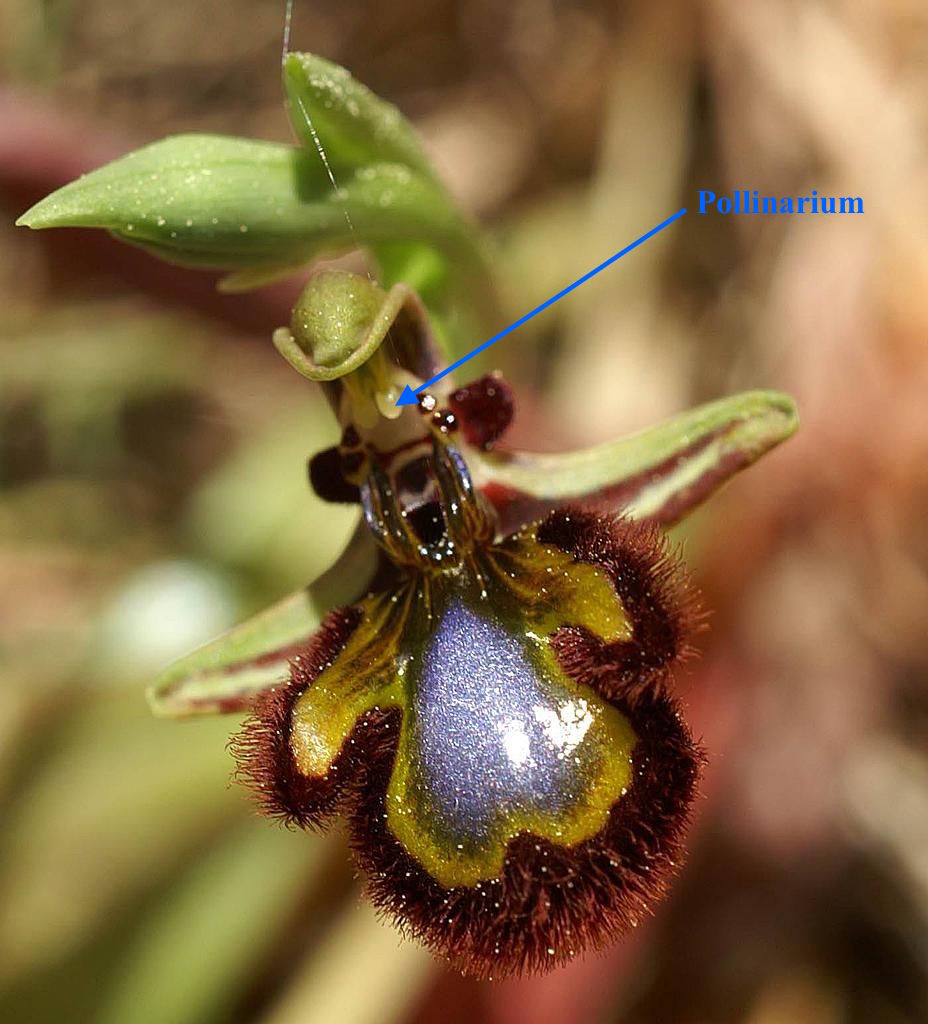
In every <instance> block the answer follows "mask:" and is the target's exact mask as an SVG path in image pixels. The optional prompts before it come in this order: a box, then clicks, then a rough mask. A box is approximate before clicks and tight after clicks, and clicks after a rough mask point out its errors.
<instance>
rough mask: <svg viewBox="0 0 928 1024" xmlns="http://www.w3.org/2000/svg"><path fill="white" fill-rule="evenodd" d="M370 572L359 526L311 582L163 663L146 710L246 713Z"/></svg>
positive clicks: (372, 552) (368, 540)
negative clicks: (182, 654) (334, 559)
mask: <svg viewBox="0 0 928 1024" xmlns="http://www.w3.org/2000/svg"><path fill="white" fill-rule="evenodd" d="M376 566H377V549H376V547H375V545H374V541H373V539H372V537H371V534H370V531H369V530H368V529H367V527H366V526H364V525H363V524H359V526H358V528H357V530H356V531H355V533H354V535H353V536H352V538H351V540H350V541H349V543H348V545H347V547H346V548H345V550H344V551H343V552H342V554H341V555H340V556H339V558H338V559H337V560H336V562H335V563H334V565H332V567H331V568H329V569H327V570H326V571H325V572H324V573H323V574H322V575H321V576H320V577H319V578H318V579H317V580H316V581H315V582H314V583H311V584H309V585H308V586H307V587H304V588H303V589H302V590H298V591H297V592H296V593H294V594H291V595H290V596H289V597H286V598H284V599H283V600H282V601H279V602H278V603H277V604H275V605H272V606H271V607H270V608H267V609H265V610H264V611H262V612H259V613H258V614H257V615H255V616H253V617H252V618H250V619H248V620H246V621H245V622H243V623H241V624H240V625H238V626H235V627H234V628H233V629H231V630H229V631H228V632H226V633H223V634H222V636H219V637H217V638H216V639H215V640H212V641H211V642H210V643H208V644H205V645H204V646H203V647H200V648H198V649H197V650H195V651H193V652H192V653H191V654H188V655H186V656H185V657H183V658H181V659H180V660H179V661H176V662H174V663H173V664H172V665H170V666H169V667H168V668H167V669H166V670H165V671H164V672H163V673H162V674H161V675H160V676H159V677H158V679H156V680H155V682H154V684H153V685H152V686H151V687H150V688H149V690H148V694H147V696H148V703H149V705H150V706H151V709H152V711H154V713H155V714H157V715H162V716H165V717H186V716H189V715H198V714H213V713H217V712H219V713H222V712H232V711H242V710H245V709H247V708H248V707H249V705H250V703H251V701H252V699H253V698H254V697H255V695H256V694H258V693H261V692H262V691H264V690H268V689H270V688H271V687H273V686H277V685H280V684H281V683H284V682H286V681H287V678H288V677H289V674H290V660H291V658H292V657H293V656H294V654H295V653H297V651H298V650H299V649H300V648H301V647H302V646H304V645H305V644H306V643H308V642H309V641H310V639H311V638H312V635H313V633H314V632H315V631H316V630H317V629H318V628H319V624H320V623H321V622H322V620H323V618H324V617H325V615H326V613H327V612H329V611H330V610H331V609H333V608H339V607H344V606H345V605H349V604H352V603H353V602H355V601H357V600H358V599H359V598H360V597H362V596H363V595H364V594H365V592H366V590H367V587H368V584H369V583H370V581H371V579H372V578H373V575H374V571H375V569H376Z"/></svg>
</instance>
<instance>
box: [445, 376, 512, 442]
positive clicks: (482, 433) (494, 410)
mask: <svg viewBox="0 0 928 1024" xmlns="http://www.w3.org/2000/svg"><path fill="white" fill-rule="evenodd" d="M448 404H449V405H450V406H451V411H452V412H453V413H454V415H455V416H456V417H457V418H458V420H459V422H460V424H461V431H462V433H463V434H464V437H465V439H466V441H467V443H468V444H470V445H473V446H474V447H475V448H482V449H484V450H485V451H486V450H488V449H490V448H492V447H493V445H494V444H495V443H496V442H497V441H498V440H499V439H500V438H501V437H502V436H503V434H504V433H505V432H506V431H507V430H508V429H509V424H510V423H512V416H513V412H514V411H515V404H514V402H513V398H512V388H510V387H509V385H508V384H507V383H506V381H505V380H503V378H502V377H501V376H499V374H487V376H485V377H481V378H480V379H479V380H475V381H474V382H473V383H472V384H467V385H466V386H465V387H463V388H458V390H457V391H455V392H454V393H453V394H452V395H451V396H450V397H449V399H448Z"/></svg>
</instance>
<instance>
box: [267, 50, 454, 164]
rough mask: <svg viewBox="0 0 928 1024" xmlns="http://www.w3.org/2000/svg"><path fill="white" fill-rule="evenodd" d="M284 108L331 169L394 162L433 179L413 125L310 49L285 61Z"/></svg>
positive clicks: (311, 148) (301, 136) (298, 132)
mask: <svg viewBox="0 0 928 1024" xmlns="http://www.w3.org/2000/svg"><path fill="white" fill-rule="evenodd" d="M283 80H284V91H285V93H286V97H287V112H288V113H289V115H290V123H291V124H292V125H293V130H294V132H295V133H296V136H297V138H298V139H299V140H300V141H301V142H302V143H303V145H304V146H305V147H306V149H307V150H308V151H309V152H313V153H315V152H317V151H318V149H319V147H320V146H322V147H323V151H324V152H325V156H326V160H327V161H328V162H329V165H330V166H331V168H332V169H333V171H336V172H337V171H339V170H344V169H354V168H358V167H363V166H365V165H368V164H376V163H397V164H405V165H406V166H407V167H409V168H411V169H412V170H415V171H417V172H419V173H420V174H421V175H422V176H423V177H426V178H434V172H433V170H432V165H431V163H430V161H429V158H428V157H427V156H426V154H425V150H424V149H423V148H422V146H421V145H420V143H419V137H418V135H417V134H416V131H415V129H414V128H413V126H412V125H411V124H410V123H409V122H408V121H407V120H406V118H405V117H403V115H402V114H401V113H400V111H399V110H398V109H397V108H396V107H395V106H393V104H392V103H387V102H386V101H385V100H382V99H380V97H379V96H376V95H375V94H374V93H372V92H371V91H370V89H368V88H367V87H366V86H364V85H362V84H361V83H360V82H358V81H357V80H356V79H355V78H353V77H352V76H351V74H350V73H349V72H348V71H347V70H346V69H345V68H343V67H340V66H339V65H338V64H333V63H332V62H331V61H327V60H324V59H323V58H322V57H317V56H316V55H315V54H312V53H289V54H287V57H286V59H285V60H284V62H283Z"/></svg>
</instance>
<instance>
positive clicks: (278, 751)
mask: <svg viewBox="0 0 928 1024" xmlns="http://www.w3.org/2000/svg"><path fill="white" fill-rule="evenodd" d="M360 620H361V613H360V612H359V611H358V610H357V609H356V608H345V609H340V610H338V611H333V612H329V614H328V615H327V616H326V617H325V619H323V621H322V624H321V625H320V627H319V629H318V630H317V631H316V632H315V633H314V634H313V637H312V640H310V642H309V644H308V646H307V647H306V649H305V650H304V651H303V652H302V653H301V654H298V655H297V656H296V657H295V658H293V660H292V661H291V662H290V680H289V682H287V683H283V684H282V685H280V686H276V687H274V688H273V689H271V690H267V691H265V692H264V693H262V694H261V695H260V696H259V697H258V698H257V699H256V700H255V703H254V705H253V706H252V711H251V714H250V715H249V716H248V718H247V719H246V720H245V722H244V724H243V725H242V728H241V729H240V730H239V732H238V733H236V735H235V736H234V737H233V738H232V740H231V742H230V743H229V749H230V750H231V752H232V756H233V757H234V758H235V760H236V763H237V765H238V768H237V770H236V772H235V778H236V780H237V781H239V782H242V783H244V784H245V785H246V786H248V788H249V789H251V791H252V792H253V793H254V795H255V798H256V800H257V803H258V807H259V808H260V810H261V811H262V812H263V813H264V814H266V815H268V816H269V817H271V818H278V819H280V820H281V821H283V822H284V823H285V824H286V825H291V826H298V827H300V828H319V827H321V826H322V825H324V824H325V823H326V822H327V821H328V820H329V819H330V818H331V817H332V816H333V815H334V814H335V812H336V811H337V810H338V809H339V806H340V804H341V802H342V799H343V797H344V790H345V788H346V786H347V784H348V783H349V782H350V781H351V780H352V779H353V777H354V776H355V774H356V772H355V771H354V770H353V769H354V768H355V767H357V766H356V765H354V764H352V763H351V762H352V761H353V760H354V758H353V757H352V756H351V755H352V754H353V753H354V750H353V748H352V746H351V745H350V744H348V745H346V750H344V751H342V753H341V754H340V755H339V757H338V759H337V761H336V763H335V764H334V765H333V766H332V768H331V769H330V770H329V773H328V774H327V775H325V776H319V777H315V776H306V775H303V774H302V772H300V771H299V770H298V769H297V767H296V764H295V763H294V760H293V754H292V753H291V750H290V723H291V715H292V713H293V706H294V705H295V704H296V701H297V698H298V697H299V696H300V694H301V693H304V692H305V691H306V689H307V688H308V687H309V686H310V684H311V683H312V682H313V680H314V679H316V677H317V676H318V675H320V673H321V672H322V671H323V670H324V669H325V668H326V667H327V666H328V665H330V664H331V663H332V662H333V661H334V660H335V658H336V657H337V656H338V654H339V653H340V652H341V650H342V649H343V648H344V646H345V644H346V643H347V641H348V638H349V637H350V636H351V634H352V633H353V632H354V630H355V629H356V628H357V625H358V623H359V622H360Z"/></svg>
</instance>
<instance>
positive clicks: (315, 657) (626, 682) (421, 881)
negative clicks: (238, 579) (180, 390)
mask: <svg viewBox="0 0 928 1024" xmlns="http://www.w3.org/2000/svg"><path fill="white" fill-rule="evenodd" d="M538 539H539V540H540V541H541V542H542V543H544V544H548V545H552V546H557V547H559V548H561V549H562V550H564V551H566V552H568V553H570V554H571V555H572V556H573V557H574V558H575V559H576V560H577V561H582V562H589V563H591V564H593V565H596V566H597V567H599V568H600V569H601V570H603V572H605V573H606V574H607V575H608V577H609V578H610V579H611V580H612V582H613V585H614V586H615V588H616V591H617V592H618V593H619V595H620V596H621V597H622V599H623V602H624V605H625V607H626V609H627V612H628V614H629V616H630V618H631V620H632V625H633V634H634V638H633V639H632V640H629V641H625V642H618V643H607V642H605V641H603V640H601V639H599V638H597V637H595V636H593V635H592V634H589V633H587V632H585V631H582V630H578V629H576V628H573V627H570V626H565V627H563V628H561V629H560V630H558V631H557V633H556V634H555V635H554V637H553V639H552V644H553V647H554V649H555V651H556V654H557V657H558V659H559V661H560V663H561V665H562V667H563V669H564V671H565V672H566V673H567V674H568V675H569V676H570V677H572V678H573V679H575V680H577V681H578V682H583V683H585V684H587V685H589V686H591V687H592V688H593V689H594V690H596V691H597V692H598V693H599V694H600V695H602V696H603V697H604V698H605V699H606V700H608V701H609V702H610V703H611V704H613V705H614V706H615V707H617V708H618V709H619V710H620V711H621V712H622V713H623V714H624V715H625V716H626V717H627V718H628V720H629V722H630V724H631V726H632V728H633V729H634V730H635V733H636V735H637V737H638V741H637V743H636V745H635V747H634V749H633V752H632V762H633V763H632V775H631V782H630V784H629V786H628V789H627V791H626V792H625V793H624V794H623V796H622V797H621V798H620V799H618V800H617V801H616V803H615V804H614V805H613V807H612V809H611V811H610V813H609V815H608V817H607V819H606V822H605V824H604V826H603V827H602V828H601V829H600V831H599V832H598V833H597V834H596V835H594V836H592V837H591V838H589V839H587V840H585V841H583V842H580V843H577V844H575V845H573V846H561V845H559V844H557V843H554V842H550V841H548V840H544V839H539V838H538V837H536V836H533V835H529V834H522V835H519V836H517V837H516V838H515V839H513V840H511V841H510V843H509V845H508V847H507V854H506V859H505V862H504V865H503V870H502V872H501V874H500V876H499V877H497V878H493V879H490V880H486V881H482V882H479V883H477V884H476V885H473V886H457V887H454V888H445V887H444V886H442V885H441V884H439V883H438V882H437V881H436V880H435V879H434V878H433V877H432V876H431V875H430V874H429V873H428V871H426V870H425V868H424V867H423V866H422V865H421V864H420V863H419V862H418V861H417V860H416V859H414V858H413V857H412V856H411V855H410V854H409V853H408V852H407V850H406V848H405V847H404V846H403V845H402V844H401V843H400V842H399V841H398V840H397V839H396V838H395V837H394V835H393V834H392V833H391V831H390V829H389V827H388V824H387V814H386V793H387V787H388V785H389V782H390V777H391V773H392V770H393V764H394V760H395V757H396V750H397V741H398V738H399V726H400V722H401V712H400V711H399V710H392V711H387V710H374V711H371V712H368V713H367V714H365V715H364V716H363V717H362V718H360V719H358V721H357V724H356V725H355V728H354V730H353V731H352V733H351V736H350V737H349V739H348V740H347V741H346V743H345V744H344V746H343V747H342V752H341V754H340V755H339V757H338V759H337V760H336V762H335V763H334V765H333V766H332V768H331V769H330V770H329V772H328V773H327V775H326V776H325V777H322V778H307V777H305V776H302V775H301V774H300V773H299V772H298V771H297V770H296V768H295V765H294V763H293V758H292V755H291V752H290V721H291V712H292V709H293V706H294V704H295V702H296V700H297V699H298V697H299V696H300V694H302V693H303V692H304V691H305V690H306V689H307V687H309V686H310V685H311V684H312V682H313V680H314V679H315V678H316V677H317V676H318V674H319V673H320V672H321V671H322V670H323V669H324V668H325V666H326V665H327V664H329V663H331V661H332V660H333V658H334V657H336V656H337V653H338V651H340V650H341V648H342V647H343V646H344V644H345V642H346V641H347V639H348V637H349V636H350V635H351V632H352V631H353V629H354V628H355V626H356V625H357V618H356V614H355V613H354V612H352V610H348V611H345V612H339V613H334V614H333V615H330V616H329V617H328V618H327V619H326V621H325V623H324V624H323V627H322V629H321V630H320V632H319V633H318V634H317V636H316V638H315V639H314V641H313V643H312V644H311V645H310V647H309V648H308V649H307V651H306V652H305V653H304V654H303V655H301V656H300V657H299V658H298V659H297V660H296V661H295V662H294V666H293V672H292V678H291V682H290V684H289V685H287V686H284V687H281V688H280V689H279V690H277V691H276V692H274V693H273V694H271V695H269V696H268V697H265V698H264V699H263V700H262V701H261V702H260V703H259V704H258V705H257V707H256V709H255V714H254V716H253V717H252V719H251V720H250V722H249V723H247V724H246V726H245V728H244V730H243V732H242V733H241V734H240V736H239V738H238V740H237V741H236V742H235V744H234V751H235V754H236V756H237V757H238V759H239V764H240V774H241V776H242V777H243V778H244V779H245V781H247V782H249V783H250V784H251V785H252V787H253V788H254V789H255V791H256V792H257V794H258V798H259V801H260V803H261V805H262V807H263V809H264V810H265V811H266V812H268V813H270V814H272V815H275V816H278V817H280V818H282V819H284V820H285V821H287V822H288V823H292V824H297V825H301V826H318V825H320V824H322V823H323V822H324V821H325V820H326V819H328V818H329V817H330V816H331V815H332V814H333V813H335V812H342V813H345V814H346V815H347V816H348V819H349V824H350V837H351V844H352V848H353V850H354V853H355V856H356V858H357V861H358V863H359V865H360V866H361V868H362V869H363V870H364V872H365V873H366V875H367V878H368V891H369V894H370V897H371V899H372V901H373V902H374V904H375V905H376V906H377V907H378V908H380V909H382V910H385V911H388V912H389V913H390V914H391V915H392V916H393V917H394V918H395V920H396V922H397V924H398V925H399V927H400V928H401V929H402V930H403V931H404V932H405V933H406V934H408V935H410V936H413V937H415V938H417V939H419V940H420V941H421V942H422V943H423V944H424V945H426V946H427V947H428V948H429V949H431V950H432V951H433V952H434V953H436V954H438V955H440V956H442V957H444V958H445V959H447V960H448V961H449V962H450V963H451V965H452V966H454V967H456V968H458V969H460V970H462V971H464V972H466V973H468V974H471V975H476V976H478V977H499V976H503V975H509V974H521V973H528V972H538V971H545V970H550V969H551V968H553V967H556V966H558V965H561V964H564V963H566V962H568V961H569V960H571V959H572V958H573V957H574V956H575V955H577V954H578V953H580V952H582V951H584V950H587V949H595V948H600V947H603V946H605V945H608V944H609V943H611V942H614V941H615V940H617V939H618V938H619V937H621V936H622V935H623V934H624V933H625V932H626V931H627V930H628V929H629V928H631V927H633V926H634V925H636V924H637V923H638V921H639V920H640V919H642V917H644V916H645V915H646V914H647V913H649V912H650V908H651V907H652V906H653V904H654V903H655V902H656V901H657V900H659V899H660V898H661V897H662V896H663V895H664V894H665V892H666V890H667V887H668V885H669V882H670V880H671V878H672V876H673V875H674V874H675V872H676V870H677V868H678V866H679V864H680V862H681V860H682V857H683V848H682V841H683V836H684V833H685V829H686V826H687V823H688V820H689V814H690V808H691V805H692V801H693V799H694V796H695V793H696V789H697V785H698V780H699V774H700V769H701V766H702V763H703V754H702V752H701V750H700V749H699V747H698V745H697V744H696V743H695V742H694V741H693V738H692V736H691V735H690V733H689V731H688V729H687V727H686V725H685V724H684V723H683V720H682V717H681V714H680V709H679V705H678V703H677V701H676V700H675V699H674V697H673V696H672V695H671V694H670V692H669V690H668V688H667V685H666V684H667V680H668V677H669V674H670V672H671V670H672V668H673V667H674V666H675V665H676V664H678V663H679V662H680V660H681V659H682V658H683V657H684V656H685V655H686V652H687V650H688V646H687V645H688V640H689V637H690V635H691V633H692V629H693V627H694V625H696V624H697V623H698V613H697V611H696V603H695V598H694V597H693V596H692V591H691V590H690V589H689V587H688V585H687V581H686V578H685V575H684V574H683V572H682V570H681V568H680V567H679V564H678V563H677V561H676V560H674V559H673V558H672V557H671V556H670V554H669V553H668V551H667V547H666V543H665V542H664V540H663V539H662V538H661V536H660V535H659V534H658V533H657V532H656V531H654V530H653V529H651V528H649V527H646V526H642V525H640V524H636V523H630V522H628V521H625V520H622V519H614V518H605V517H599V516H595V515H592V514H589V513H585V512H574V511H562V512H557V513H554V514H552V515H551V516H549V517H548V518H547V519H546V520H545V521H544V522H543V523H542V524H541V525H540V526H539V528H538Z"/></svg>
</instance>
